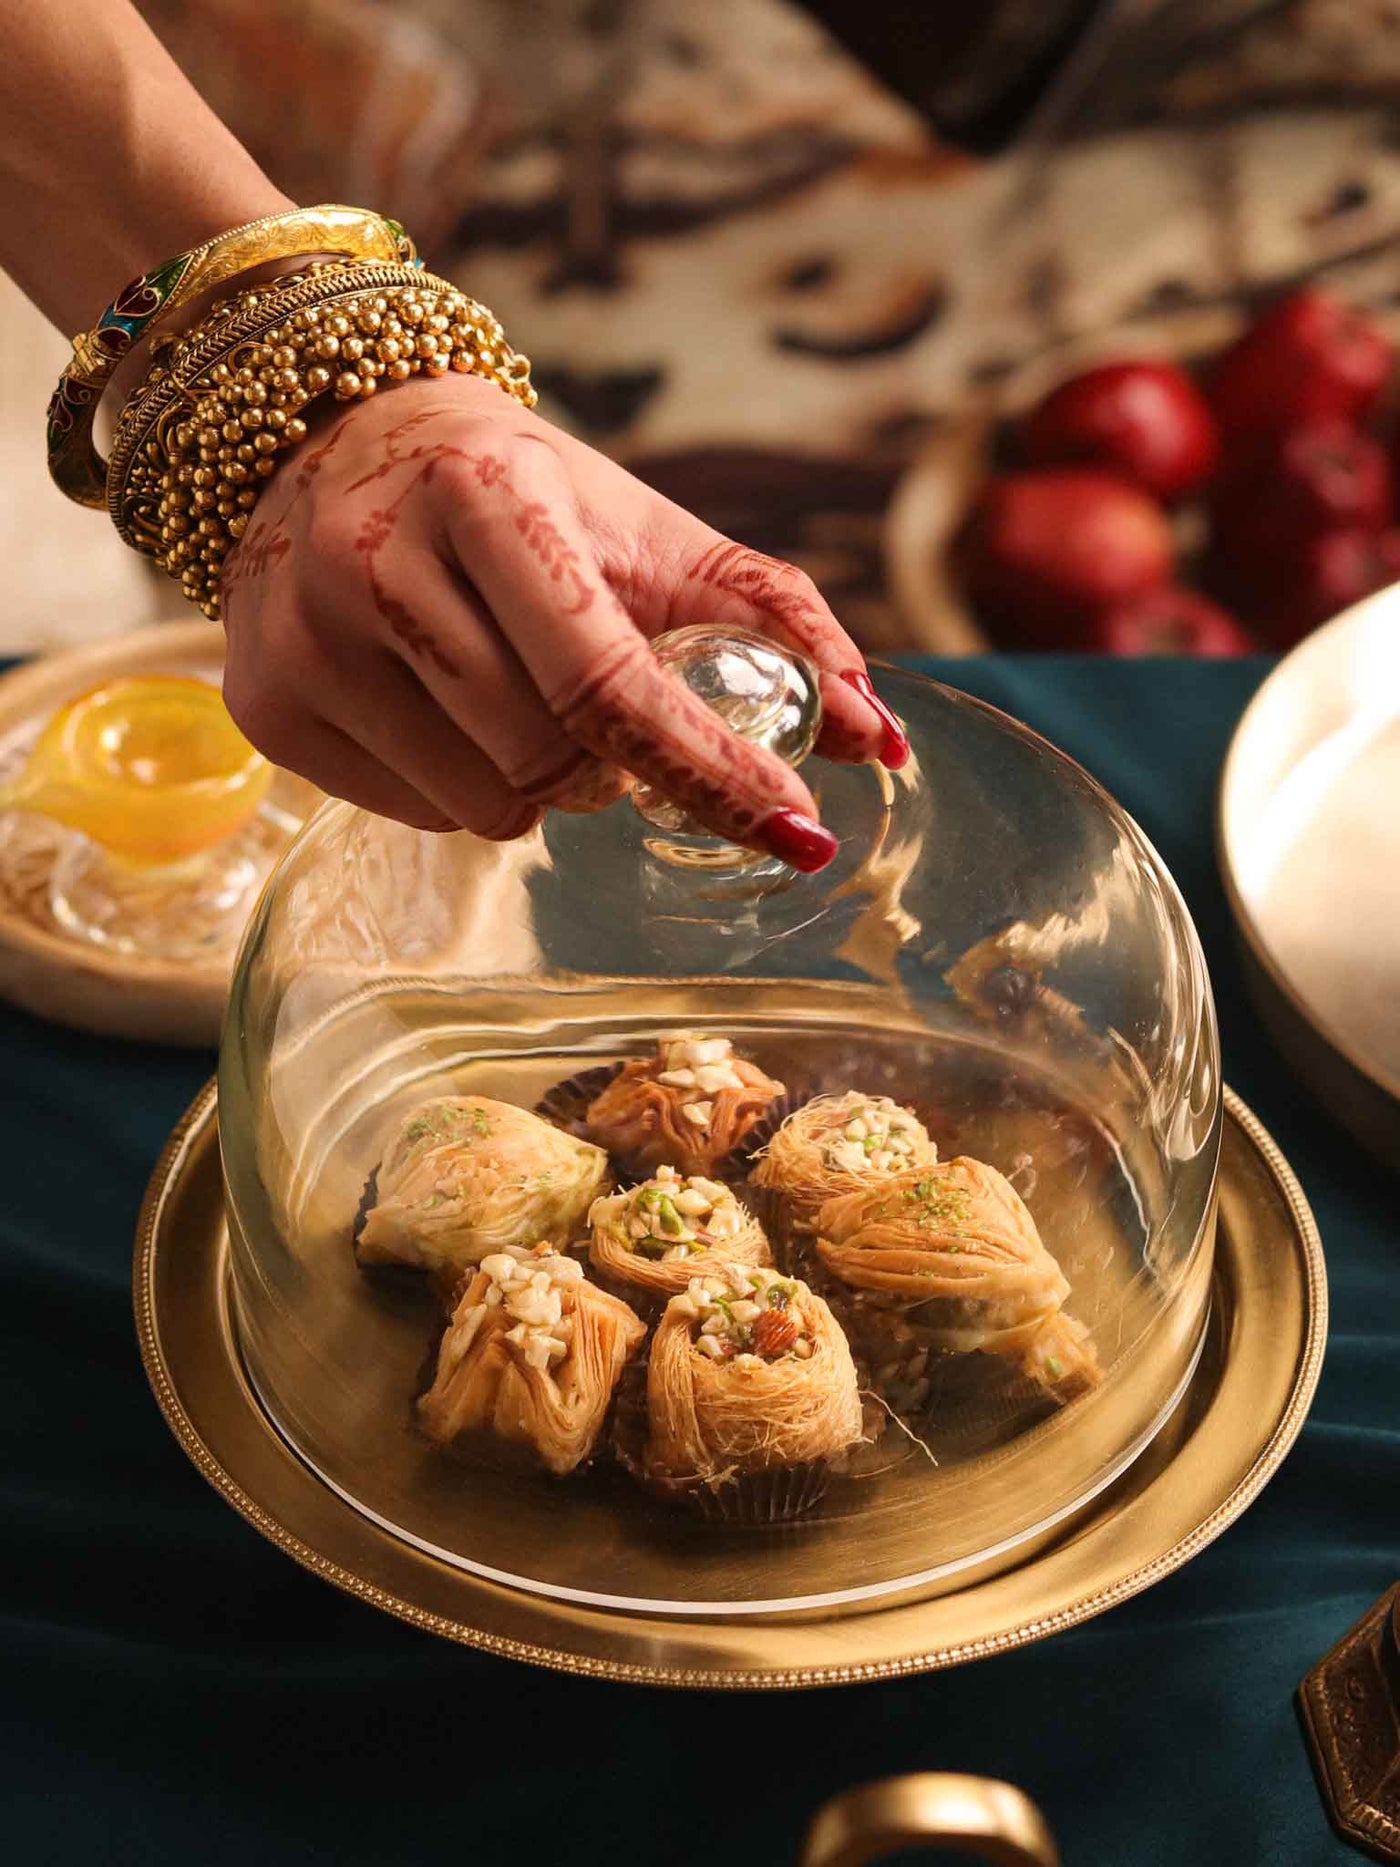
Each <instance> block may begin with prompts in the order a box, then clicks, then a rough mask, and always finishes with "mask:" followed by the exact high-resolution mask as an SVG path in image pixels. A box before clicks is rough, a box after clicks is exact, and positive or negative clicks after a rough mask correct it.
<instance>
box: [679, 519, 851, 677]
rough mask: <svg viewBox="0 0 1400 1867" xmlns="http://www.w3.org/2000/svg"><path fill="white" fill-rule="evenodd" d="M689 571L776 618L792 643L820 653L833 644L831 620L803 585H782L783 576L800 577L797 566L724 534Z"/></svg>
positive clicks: (706, 582) (693, 576) (815, 653)
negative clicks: (805, 592)
mask: <svg viewBox="0 0 1400 1867" xmlns="http://www.w3.org/2000/svg"><path fill="white" fill-rule="evenodd" d="M686 575H687V577H688V578H690V579H693V580H694V581H695V582H696V583H703V584H707V585H709V586H710V588H711V589H715V590H720V591H723V592H724V593H725V594H726V595H728V596H733V597H736V598H738V600H739V601H740V602H742V603H745V604H747V605H748V607H749V608H750V609H756V610H758V611H759V613H760V614H762V615H766V616H769V617H771V618H772V620H773V622H774V623H776V624H777V626H778V628H779V630H780V631H781V632H782V633H783V634H784V635H786V636H787V638H788V639H789V640H790V641H791V642H793V643H794V644H795V645H796V646H797V647H798V648H800V649H803V650H805V651H806V652H807V653H808V654H810V655H813V656H817V657H820V655H821V652H822V650H823V649H829V648H830V647H831V638H832V625H831V623H830V622H829V621H828V620H827V618H826V617H825V616H823V615H822V613H821V611H820V610H819V609H818V608H817V606H816V604H815V603H813V602H812V600H811V598H810V597H809V596H806V595H805V594H804V593H803V590H802V589H801V588H800V587H799V588H798V589H784V588H783V579H784V578H789V577H792V578H799V579H800V578H801V576H802V573H801V572H800V571H799V570H798V569H797V568H796V566H795V565H792V564H784V563H783V562H782V561H781V560H780V559H778V558H770V557H765V556H764V554H763V552H761V551H754V550H752V549H750V547H749V546H748V545H739V544H734V543H733V542H732V541H731V540H730V539H727V538H721V539H720V540H718V542H717V543H715V544H713V545H711V546H710V547H709V549H708V550H706V551H703V552H702V553H701V554H700V556H699V557H698V558H697V559H696V560H695V562H694V563H693V564H692V565H691V567H690V569H689V570H688V571H687V573H686Z"/></svg>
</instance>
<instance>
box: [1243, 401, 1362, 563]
mask: <svg viewBox="0 0 1400 1867" xmlns="http://www.w3.org/2000/svg"><path fill="white" fill-rule="evenodd" d="M1393 492H1394V487H1393V481H1392V475H1391V470H1390V462H1389V461H1388V460H1387V459H1386V455H1385V449H1384V448H1383V447H1381V446H1380V444H1379V443H1378V442H1376V441H1373V440H1372V439H1371V437H1370V436H1369V435H1365V434H1358V433H1357V431H1356V430H1355V429H1354V428H1352V427H1349V426H1348V425H1347V423H1346V422H1343V421H1325V422H1309V423H1307V424H1305V425H1304V426H1302V427H1298V428H1291V429H1287V430H1285V431H1284V432H1282V433H1280V434H1274V435H1267V436H1256V437H1255V440H1254V442H1253V444H1252V445H1251V446H1248V447H1246V448H1242V449H1241V450H1240V451H1239V452H1238V453H1237V455H1236V458H1235V460H1234V461H1233V462H1232V464H1231V466H1230V469H1229V471H1228V472H1227V474H1226V475H1225V477H1224V478H1223V479H1222V480H1221V482H1220V484H1219V485H1218V486H1217V487H1216V489H1215V493H1214V496H1213V498H1212V501H1211V538H1212V552H1213V555H1214V557H1215V559H1216V561H1217V562H1218V563H1220V564H1222V565H1224V566H1225V567H1227V569H1226V574H1227V580H1229V581H1232V582H1238V583H1239V584H1240V585H1241V587H1242V588H1244V589H1246V590H1247V589H1249V588H1250V587H1251V585H1252V584H1255V583H1259V582H1261V581H1262V582H1263V583H1264V585H1265V586H1266V587H1267V586H1268V585H1269V584H1270V582H1271V580H1272V579H1273V578H1274V577H1275V576H1276V574H1277V566H1278V564H1279V561H1280V559H1281V558H1291V557H1296V555H1297V553H1298V551H1299V550H1300V549H1301V547H1302V545H1303V544H1304V542H1305V541H1306V540H1308V539H1310V538H1315V537H1317V536H1319V535H1320V534H1321V533H1323V532H1333V531H1341V530H1347V531H1377V532H1378V531H1383V530H1384V529H1385V527H1386V526H1387V525H1388V524H1389V523H1390V516H1391V504H1392V498H1393Z"/></svg>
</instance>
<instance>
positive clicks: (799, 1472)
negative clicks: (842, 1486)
mask: <svg viewBox="0 0 1400 1867" xmlns="http://www.w3.org/2000/svg"><path fill="white" fill-rule="evenodd" d="M830 1487H831V1467H830V1466H829V1465H827V1464H826V1463H824V1462H823V1461H819V1460H812V1461H809V1462H808V1463H807V1464H805V1465H780V1466H775V1467H774V1468H773V1469H772V1470H771V1471H763V1472H736V1473H735V1475H734V1476H733V1477H732V1478H729V1479H726V1480H725V1481H724V1483H723V1484H719V1485H706V1484H697V1485H692V1486H690V1487H688V1489H687V1494H686V1498H685V1502H686V1503H688V1504H692V1505H693V1506H694V1507H695V1509H696V1510H698V1511H699V1512H700V1514H701V1516H702V1517H708V1518H710V1519H711V1520H712V1521H715V1522H720V1523H739V1524H754V1525H766V1524H783V1523H792V1522H793V1521H794V1520H795V1519H796V1518H798V1517H803V1516H805V1515H806V1514H807V1512H808V1511H810V1510H812V1509H814V1508H815V1507H816V1506H817V1505H818V1504H820V1502H821V1501H822V1499H823V1498H824V1497H825V1496H826V1494H827V1491H828V1490H829V1489H830Z"/></svg>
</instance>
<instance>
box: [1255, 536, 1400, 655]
mask: <svg viewBox="0 0 1400 1867" xmlns="http://www.w3.org/2000/svg"><path fill="white" fill-rule="evenodd" d="M1280 569H1281V574H1280V576H1279V578H1278V581H1277V593H1276V594H1275V596H1274V597H1273V599H1272V601H1271V602H1269V603H1267V604H1261V605H1260V608H1259V632H1260V634H1261V635H1262V636H1263V637H1264V638H1265V640H1266V641H1268V642H1269V644H1270V645H1271V646H1272V647H1276V648H1288V647H1291V646H1292V644H1293V643H1294V642H1297V641H1301V640H1302V638H1303V637H1304V636H1305V635H1307V634H1309V633H1310V632H1311V631H1312V630H1313V629H1316V628H1318V627H1319V626H1320V625H1321V624H1322V623H1324V622H1330V621H1331V620H1332V618H1333V617H1334V616H1339V615H1340V614H1341V612H1342V611H1343V610H1344V609H1350V607H1351V605H1352V604H1353V603H1359V602H1360V601H1361V599H1362V597H1364V596H1372V595H1374V593H1375V592H1376V591H1377V590H1383V589H1384V588H1385V587H1386V585H1387V584H1391V583H1396V582H1400V531H1388V532H1373V531H1337V532H1322V533H1320V534H1319V535H1318V536H1317V537H1316V538H1311V539H1309V540H1307V541H1306V542H1305V543H1304V544H1303V545H1302V547H1301V549H1300V550H1299V552H1298V554H1297V556H1296V557H1295V558H1294V559H1293V560H1292V561H1291V562H1289V563H1287V564H1286V565H1284V566H1281V567H1280Z"/></svg>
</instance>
